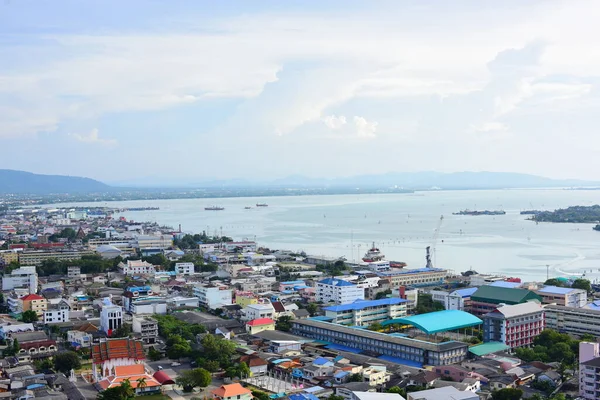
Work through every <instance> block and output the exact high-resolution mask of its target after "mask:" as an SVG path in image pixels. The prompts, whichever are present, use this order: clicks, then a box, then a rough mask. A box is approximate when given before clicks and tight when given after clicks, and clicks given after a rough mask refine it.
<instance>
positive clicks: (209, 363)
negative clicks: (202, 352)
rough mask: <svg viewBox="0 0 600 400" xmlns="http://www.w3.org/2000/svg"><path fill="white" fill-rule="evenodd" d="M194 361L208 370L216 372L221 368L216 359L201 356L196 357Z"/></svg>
mask: <svg viewBox="0 0 600 400" xmlns="http://www.w3.org/2000/svg"><path fill="white" fill-rule="evenodd" d="M196 363H197V364H198V366H199V367H201V368H204V369H205V370H207V371H208V372H217V371H218V370H219V369H220V368H221V367H220V366H219V362H218V361H216V360H208V359H206V358H203V357H198V359H196Z"/></svg>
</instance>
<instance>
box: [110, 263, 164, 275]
mask: <svg viewBox="0 0 600 400" xmlns="http://www.w3.org/2000/svg"><path fill="white" fill-rule="evenodd" d="M118 267H119V270H120V271H121V273H123V274H125V275H127V276H133V275H146V274H154V273H155V272H156V268H155V267H154V265H152V264H150V263H149V262H148V261H141V260H127V262H125V263H124V262H120V263H119V266H118Z"/></svg>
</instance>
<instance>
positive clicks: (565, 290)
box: [537, 285, 576, 294]
mask: <svg viewBox="0 0 600 400" xmlns="http://www.w3.org/2000/svg"><path fill="white" fill-rule="evenodd" d="M573 290H576V289H573V288H569V287H560V286H550V285H548V286H544V287H543V288H541V289H538V290H537V291H538V292H540V293H550V294H569V293H571V292H572V291H573Z"/></svg>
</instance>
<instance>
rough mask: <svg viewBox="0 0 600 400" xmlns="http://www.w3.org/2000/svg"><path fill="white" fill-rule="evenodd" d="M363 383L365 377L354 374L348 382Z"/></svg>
mask: <svg viewBox="0 0 600 400" xmlns="http://www.w3.org/2000/svg"><path fill="white" fill-rule="evenodd" d="M362 381H363V377H362V375H361V374H352V375H350V377H349V378H348V382H362Z"/></svg>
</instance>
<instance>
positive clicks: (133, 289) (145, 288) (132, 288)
mask: <svg viewBox="0 0 600 400" xmlns="http://www.w3.org/2000/svg"><path fill="white" fill-rule="evenodd" d="M125 290H127V291H128V292H145V291H148V290H152V288H151V287H150V286H130V287H128V288H127V289H125Z"/></svg>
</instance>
